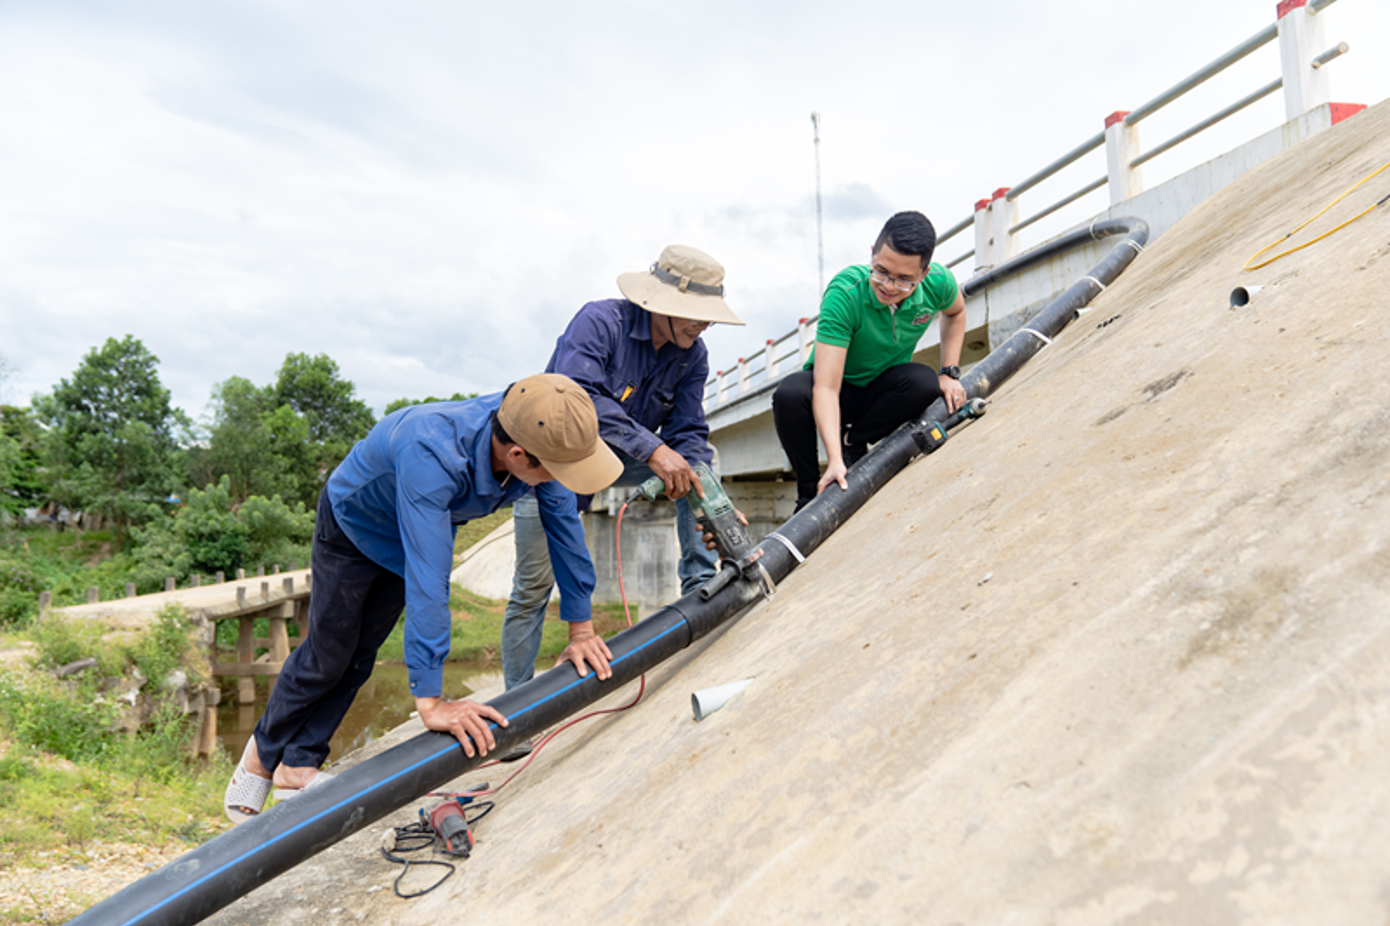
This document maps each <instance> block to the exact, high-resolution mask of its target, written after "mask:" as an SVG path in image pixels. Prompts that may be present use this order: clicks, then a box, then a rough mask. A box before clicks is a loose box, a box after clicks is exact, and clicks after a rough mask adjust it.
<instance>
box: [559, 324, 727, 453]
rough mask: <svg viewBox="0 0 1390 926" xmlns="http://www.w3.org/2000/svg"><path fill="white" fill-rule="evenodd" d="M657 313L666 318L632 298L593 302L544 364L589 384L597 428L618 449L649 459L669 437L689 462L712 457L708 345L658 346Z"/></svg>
mask: <svg viewBox="0 0 1390 926" xmlns="http://www.w3.org/2000/svg"><path fill="white" fill-rule="evenodd" d="M654 320H655V321H656V323H657V324H663V323H664V322H663V321H662V320H661V316H653V315H651V314H650V313H648V312H647V310H646V309H643V308H642V307H641V306H639V305H637V304H636V303H634V302H629V301H628V300H626V299H604V300H601V301H598V302H590V303H588V304H587V305H585V306H584V307H583V308H582V309H580V310H579V313H578V314H577V315H575V316H574V318H573V319H572V320H571V321H570V323H569V327H568V328H566V329H565V333H564V334H562V335H560V337H559V339H558V340H557V341H556V342H555V353H553V354H551V356H550V363H549V364H548V365H547V366H546V368H545V371H546V372H547V373H563V374H564V375H565V376H568V377H569V378H570V379H572V380H574V381H575V382H577V383H579V385H581V386H583V387H584V389H585V391H586V392H588V393H589V395H590V396H591V397H592V398H593V400H594V406H595V407H596V408H597V409H598V429H599V433H600V434H602V435H603V439H604V440H605V441H606V442H607V443H608V444H609V446H611V447H613V449H615V450H619V451H622V452H623V453H626V454H627V455H628V456H630V457H633V458H635V459H637V460H642V461H645V460H646V459H647V458H648V457H650V456H651V455H652V451H653V450H655V449H656V448H657V447H659V446H660V445H661V444H663V443H664V444H665V445H666V446H668V447H670V448H671V449H672V450H674V451H675V452H676V453H678V454H680V455H681V457H682V458H683V459H685V460H686V461H687V462H690V463H694V462H695V461H696V460H699V461H701V462H703V463H707V464H709V463H712V462H713V460H714V453H713V451H712V450H711V449H710V445H709V425H708V424H706V423H705V407H704V391H705V380H707V379H709V360H708V357H707V354H706V351H705V345H704V343H703V342H701V341H696V342H695V343H694V344H693V345H691V347H690V348H688V349H686V350H682V349H681V348H680V347H679V346H678V345H676V344H674V343H668V344H663V345H662V347H661V350H660V351H656V350H653V349H652V323H653V321H654ZM658 434H659V435H660V436H658Z"/></svg>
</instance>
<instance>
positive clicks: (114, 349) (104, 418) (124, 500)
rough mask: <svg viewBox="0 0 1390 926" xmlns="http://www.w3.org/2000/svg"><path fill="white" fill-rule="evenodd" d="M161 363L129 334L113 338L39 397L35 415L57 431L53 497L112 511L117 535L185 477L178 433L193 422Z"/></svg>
mask: <svg viewBox="0 0 1390 926" xmlns="http://www.w3.org/2000/svg"><path fill="white" fill-rule="evenodd" d="M158 363H159V358H157V357H155V356H154V355H153V354H151V353H150V352H149V351H148V350H147V349H146V348H145V345H144V344H142V343H141V342H140V341H138V340H137V339H136V338H134V337H131V336H130V335H126V336H125V338H123V339H122V340H120V341H117V340H116V339H115V338H107V340H106V343H105V344H104V345H103V346H102V347H101V348H93V349H92V350H91V351H89V352H88V353H87V356H86V357H85V358H83V360H82V364H81V365H80V366H79V367H78V368H77V371H76V372H75V373H74V374H73V377H72V380H71V381H69V380H66V379H64V380H62V381H60V382H59V383H58V385H57V387H56V388H54V390H53V394H52V395H49V396H39V397H37V398H36V399H35V401H34V413H35V414H36V415H37V417H38V419H39V420H40V421H42V422H43V423H45V424H47V425H48V427H49V429H50V431H49V434H48V435H47V439H46V440H45V442H44V443H45V447H44V462H45V464H46V468H47V476H48V483H49V488H50V492H51V494H52V496H53V497H54V498H55V499H56V500H58V501H60V502H62V503H64V504H66V505H67V506H68V507H69V508H72V509H82V510H86V511H97V512H100V513H101V514H103V515H105V516H107V517H108V518H110V519H111V521H112V522H113V523H114V525H115V527H116V531H117V536H118V538H119V537H120V536H121V535H124V534H126V533H128V532H129V530H130V527H131V526H132V525H133V524H136V523H140V522H142V521H145V520H148V519H149V518H150V517H154V516H157V515H158V513H159V510H160V509H159V508H158V507H156V506H155V505H154V504H153V503H154V502H156V501H158V500H160V499H162V498H164V497H165V496H167V495H168V494H169V493H170V492H171V491H172V490H174V489H175V488H177V486H178V483H179V474H180V470H181V467H182V460H181V456H180V454H181V451H180V448H179V446H178V443H177V441H176V439H175V435H176V433H177V432H178V431H179V430H180V429H186V428H189V427H191V423H190V422H189V420H188V417H187V416H186V415H185V414H184V413H183V412H182V411H180V410H179V409H177V408H175V407H173V405H171V404H170V401H169V390H167V389H165V388H164V386H163V385H162V384H161V383H160V381H159V374H158V372H157V370H156V366H157V365H158Z"/></svg>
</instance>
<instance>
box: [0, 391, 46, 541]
mask: <svg viewBox="0 0 1390 926" xmlns="http://www.w3.org/2000/svg"><path fill="white" fill-rule="evenodd" d="M42 436H43V432H42V431H41V430H40V429H39V426H38V422H36V421H35V420H34V418H33V416H32V415H30V414H29V412H28V410H27V409H23V408H15V407H14V406H13V405H0V511H8V512H9V513H11V514H18V513H19V512H20V511H22V510H23V509H25V508H37V507H38V506H39V505H41V504H42V503H43V501H44V487H43V482H42V480H41V478H40V474H39V451H40V447H41V441H42Z"/></svg>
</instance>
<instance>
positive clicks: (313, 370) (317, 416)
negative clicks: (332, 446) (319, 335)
mask: <svg viewBox="0 0 1390 926" xmlns="http://www.w3.org/2000/svg"><path fill="white" fill-rule="evenodd" d="M355 391H356V389H355V387H354V386H353V385H352V383H351V382H349V381H348V380H345V379H342V378H340V377H339V375H338V364H336V363H334V362H333V359H332V358H331V357H329V356H328V355H327V354H319V355H317V356H315V357H310V356H309V355H308V354H288V355H286V356H285V362H284V363H283V364H281V366H280V374H279V376H278V377H277V378H276V380H275V387H274V389H273V391H272V395H273V397H274V402H275V405H277V406H280V405H288V406H289V407H290V408H292V409H294V410H295V411H296V412H298V413H299V414H301V415H303V416H304V418H305V420H307V421H308V422H309V439H310V440H312V441H313V442H314V443H316V444H328V443H346V444H347V445H348V447H351V446H352V445H353V444H354V443H356V442H357V441H359V440H361V439H362V438H363V437H365V436H366V435H367V432H368V431H370V430H371V429H372V425H374V424H376V419H375V418H374V417H373V416H372V410H371V409H370V408H368V407H367V405H366V403H365V402H363V401H361V400H360V399H358V398H356V397H355V396H354V395H353V393H354V392H355Z"/></svg>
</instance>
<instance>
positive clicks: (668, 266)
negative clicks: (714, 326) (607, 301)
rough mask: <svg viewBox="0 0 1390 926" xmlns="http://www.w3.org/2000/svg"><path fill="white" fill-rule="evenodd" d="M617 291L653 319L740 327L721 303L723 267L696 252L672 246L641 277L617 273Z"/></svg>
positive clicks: (711, 258)
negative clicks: (666, 316)
mask: <svg viewBox="0 0 1390 926" xmlns="http://www.w3.org/2000/svg"><path fill="white" fill-rule="evenodd" d="M618 289H620V290H622V291H623V295H624V296H626V297H627V298H628V299H631V300H632V301H633V302H635V303H637V304H638V305H640V306H641V307H642V308H644V309H646V310H647V311H648V312H654V313H656V314H657V315H668V316H670V317H671V318H688V319H690V320H691V321H696V322H711V323H715V322H717V323H719V324H721V325H742V324H743V319H741V318H739V317H738V316H737V315H735V314H734V311H733V309H731V308H729V307H728V305H726V304H725V303H724V267H723V266H722V265H721V264H720V263H719V261H717V260H715V259H714V258H713V257H710V256H709V255H708V254H706V253H705V252H704V251H701V250H700V249H698V248H692V247H687V246H686V245H683V244H673V245H670V246H669V247H667V248H666V249H665V250H663V251H662V252H661V256H660V257H658V258H657V259H656V263H654V264H652V265H651V267H650V268H649V269H648V270H647V271H646V272H645V273H621V274H619V275H618Z"/></svg>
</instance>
